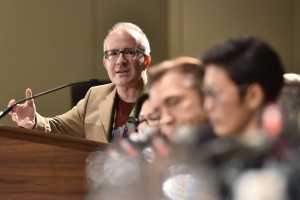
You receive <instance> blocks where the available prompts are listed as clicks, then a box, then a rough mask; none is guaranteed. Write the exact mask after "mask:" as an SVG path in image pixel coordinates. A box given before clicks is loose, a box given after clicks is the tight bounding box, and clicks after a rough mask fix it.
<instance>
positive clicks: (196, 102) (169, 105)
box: [149, 72, 206, 138]
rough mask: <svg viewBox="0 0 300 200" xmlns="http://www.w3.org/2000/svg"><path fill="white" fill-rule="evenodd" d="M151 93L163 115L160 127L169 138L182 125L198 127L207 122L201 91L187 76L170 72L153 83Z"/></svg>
mask: <svg viewBox="0 0 300 200" xmlns="http://www.w3.org/2000/svg"><path fill="white" fill-rule="evenodd" d="M149 93H150V98H151V101H152V102H153V104H154V106H155V107H156V108H157V109H158V111H159V113H160V115H161V116H160V121H159V127H160V129H161V132H162V134H163V135H165V136H166V137H167V138H171V137H172V135H173V134H174V132H175V130H176V128H177V127H179V126H181V125H191V126H196V127H198V126H200V125H202V124H203V123H205V122H206V115H205V112H204V110H203V106H202V105H203V102H202V99H201V97H200V93H199V91H197V90H196V89H195V88H192V87H190V83H189V81H188V80H187V77H185V76H183V75H181V74H178V73H173V72H169V73H167V74H166V75H164V76H163V77H162V78H161V79H160V80H159V81H158V82H156V83H154V84H153V85H152V87H151V89H150V91H149Z"/></svg>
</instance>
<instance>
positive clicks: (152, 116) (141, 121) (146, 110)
mask: <svg viewBox="0 0 300 200" xmlns="http://www.w3.org/2000/svg"><path fill="white" fill-rule="evenodd" d="M159 119H160V114H159V112H157V110H156V109H155V107H154V105H153V103H152V102H151V101H150V98H149V94H146V93H144V94H142V95H141V96H140V97H139V99H138V100H137V102H136V116H135V124H134V125H135V127H136V129H137V131H138V133H143V132H144V129H145V128H146V127H148V126H158V124H159Z"/></svg>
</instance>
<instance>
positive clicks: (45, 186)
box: [0, 126, 106, 200]
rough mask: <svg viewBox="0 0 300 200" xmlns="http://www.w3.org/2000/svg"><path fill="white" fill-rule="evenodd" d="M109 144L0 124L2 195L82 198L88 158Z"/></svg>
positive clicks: (8, 198) (8, 199)
mask: <svg viewBox="0 0 300 200" xmlns="http://www.w3.org/2000/svg"><path fill="white" fill-rule="evenodd" d="M105 147H106V144H102V143H98V142H94V141H88V140H84V139H80V138H74V137H69V136H62V135H56V134H50V133H42V132H37V131H31V130H27V129H23V128H14V127H5V126H0V199H1V200H2V199H5V200H17V199H18V200H20V199H30V200H53V199H55V200H60V199H63V200H69V199H70V200H71V199H72V200H77V199H78V200H81V199H85V197H86V194H87V192H88V184H87V180H86V172H85V162H86V158H87V157H88V155H89V154H90V153H91V152H93V151H96V150H104V149H105Z"/></svg>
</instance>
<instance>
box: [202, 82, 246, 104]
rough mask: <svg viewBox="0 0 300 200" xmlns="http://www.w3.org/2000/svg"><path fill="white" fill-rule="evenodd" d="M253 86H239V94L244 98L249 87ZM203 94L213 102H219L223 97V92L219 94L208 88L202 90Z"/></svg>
mask: <svg viewBox="0 0 300 200" xmlns="http://www.w3.org/2000/svg"><path fill="white" fill-rule="evenodd" d="M250 85H251V84H242V85H239V86H238V92H239V95H240V96H244V94H245V93H246V92H247V90H248V88H249V86H250ZM202 91H203V94H204V96H205V97H206V98H210V99H212V100H213V102H219V100H220V98H221V96H222V92H218V91H216V90H214V89H212V88H206V87H203V88H202Z"/></svg>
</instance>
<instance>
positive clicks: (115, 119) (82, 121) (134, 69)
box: [9, 22, 151, 142]
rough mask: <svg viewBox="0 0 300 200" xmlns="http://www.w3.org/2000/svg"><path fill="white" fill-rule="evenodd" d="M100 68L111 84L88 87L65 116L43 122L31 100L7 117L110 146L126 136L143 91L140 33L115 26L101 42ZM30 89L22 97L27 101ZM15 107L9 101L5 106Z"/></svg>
mask: <svg viewBox="0 0 300 200" xmlns="http://www.w3.org/2000/svg"><path fill="white" fill-rule="evenodd" d="M103 46H104V58H103V65H104V67H105V69H106V70H107V73H108V76H109V78H110V80H111V82H112V83H111V84H107V85H102V86H96V87H92V88H91V89H90V90H89V91H88V92H87V94H86V96H85V98H84V99H82V100H81V101H80V102H79V103H78V104H77V105H76V106H75V107H73V108H72V110H70V111H69V112H67V113H65V114H62V115H59V116H56V117H53V118H45V117H42V116H41V115H39V114H38V113H36V108H35V104H34V101H33V100H28V101H26V102H25V103H24V104H22V105H17V106H15V107H14V109H13V110H12V111H11V112H10V113H9V114H10V115H12V119H13V121H15V122H16V123H17V124H18V125H19V126H21V127H24V128H28V129H36V130H42V131H45V132H55V133H60V134H66V135H71V136H76V137H82V138H86V139H89V140H95V141H99V142H113V141H116V140H118V139H119V138H121V137H123V136H126V135H127V134H128V128H129V127H130V126H131V124H132V123H133V118H134V109H133V108H134V105H135V102H136V100H137V98H138V97H139V96H140V94H141V92H142V91H143V89H144V85H145V81H146V77H145V76H146V74H145V70H146V69H147V67H148V66H149V64H150V62H151V56H150V45H149V41H148V39H147V37H146V35H145V34H144V32H143V31H142V30H141V29H140V28H139V27H138V26H136V25H135V24H132V23H123V22H122V23H117V24H116V25H114V26H113V28H112V29H111V30H110V31H109V32H108V35H107V36H106V38H105V40H104V45H103ZM31 96H32V92H31V90H30V89H27V90H26V97H31ZM14 103H15V100H11V101H10V103H9V105H12V104H14Z"/></svg>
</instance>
